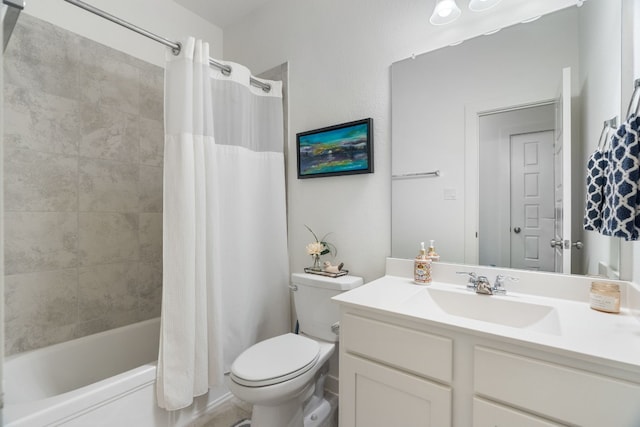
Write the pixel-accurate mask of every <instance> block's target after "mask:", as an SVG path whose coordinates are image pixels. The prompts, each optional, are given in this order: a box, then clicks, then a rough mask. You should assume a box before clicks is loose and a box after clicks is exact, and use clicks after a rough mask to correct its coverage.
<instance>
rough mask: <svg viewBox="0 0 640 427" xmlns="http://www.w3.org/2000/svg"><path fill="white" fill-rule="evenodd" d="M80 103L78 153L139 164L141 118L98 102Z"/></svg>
mask: <svg viewBox="0 0 640 427" xmlns="http://www.w3.org/2000/svg"><path fill="white" fill-rule="evenodd" d="M81 105H82V107H83V108H82V113H81V114H80V116H79V119H80V121H81V123H82V124H81V126H80V128H81V129H80V133H81V140H80V147H79V152H80V155H81V156H84V157H92V158H98V159H109V160H116V161H119V162H122V163H138V159H139V139H140V120H139V118H140V117H139V116H138V115H136V114H131V113H127V112H124V111H121V110H120V108H118V107H110V106H102V105H100V104H86V103H83V104H81Z"/></svg>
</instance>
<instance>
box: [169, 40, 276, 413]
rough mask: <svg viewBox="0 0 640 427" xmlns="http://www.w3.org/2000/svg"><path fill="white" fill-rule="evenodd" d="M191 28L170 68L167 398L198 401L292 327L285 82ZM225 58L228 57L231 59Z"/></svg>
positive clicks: (173, 405)
mask: <svg viewBox="0 0 640 427" xmlns="http://www.w3.org/2000/svg"><path fill="white" fill-rule="evenodd" d="M208 59H209V46H208V44H207V43H204V42H201V41H196V40H194V39H193V38H189V39H188V40H187V41H185V42H184V43H183V48H182V52H181V53H180V55H178V56H173V55H168V58H167V64H166V68H165V148H164V218H163V293H162V320H161V324H162V328H161V337H160V350H159V355H158V372H157V396H158V404H159V406H161V407H163V408H166V409H168V410H175V409H180V408H184V407H186V406H189V405H190V404H191V403H192V401H193V397H194V396H199V395H202V394H204V393H206V392H207V390H208V389H209V387H210V386H213V385H218V384H220V383H221V382H222V380H223V374H224V372H226V371H228V368H229V366H230V364H231V362H232V361H233V360H234V359H235V357H236V356H237V355H238V354H239V353H240V352H242V351H243V350H244V349H245V348H247V347H249V346H250V345H252V344H253V343H255V342H257V341H259V340H262V339H265V338H268V337H271V336H275V335H278V334H281V333H284V332H286V331H287V330H288V329H289V298H288V287H287V284H288V275H289V265H288V256H287V236H286V208H285V182H284V150H283V117H282V86H281V82H272V81H269V82H268V83H269V84H271V87H272V88H271V91H270V92H268V93H266V92H264V91H262V90H261V89H259V88H255V87H253V86H251V85H250V84H249V79H250V77H251V74H250V72H249V70H248V69H247V68H245V67H243V66H241V65H238V64H233V63H226V64H228V65H231V66H232V68H233V71H232V73H231V75H230V76H224V75H223V74H222V73H221V72H220V71H219V70H217V69H216V68H213V67H210V66H209V65H208ZM220 62H221V63H224V62H222V61H220Z"/></svg>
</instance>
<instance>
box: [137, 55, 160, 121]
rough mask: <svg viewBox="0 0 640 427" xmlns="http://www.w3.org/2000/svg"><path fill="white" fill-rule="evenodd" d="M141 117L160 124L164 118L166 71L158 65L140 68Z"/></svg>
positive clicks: (147, 65)
mask: <svg viewBox="0 0 640 427" xmlns="http://www.w3.org/2000/svg"><path fill="white" fill-rule="evenodd" d="M140 115H141V116H143V117H145V118H148V119H153V120H157V121H160V122H162V120H163V117H164V69H162V68H160V67H158V66H156V65H152V64H146V65H144V66H142V67H141V68H140Z"/></svg>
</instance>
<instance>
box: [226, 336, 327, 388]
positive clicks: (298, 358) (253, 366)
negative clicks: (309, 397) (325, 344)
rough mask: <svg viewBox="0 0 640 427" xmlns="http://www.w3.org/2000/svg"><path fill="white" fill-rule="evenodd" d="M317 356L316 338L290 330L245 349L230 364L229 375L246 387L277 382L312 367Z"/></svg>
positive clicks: (318, 352) (317, 345) (318, 350)
mask: <svg viewBox="0 0 640 427" xmlns="http://www.w3.org/2000/svg"><path fill="white" fill-rule="evenodd" d="M319 355H320V345H319V344H318V343H317V342H316V341H314V340H312V339H309V338H307V337H303V336H301V335H296V334H291V333H289V334H285V335H280V336H277V337H274V338H270V339H268V340H265V341H261V342H259V343H257V344H255V345H253V346H251V347H249V348H248V349H247V350H245V351H244V352H243V353H242V354H241V355H240V356H238V357H237V358H236V360H235V361H234V362H233V364H232V365H231V377H232V379H233V380H234V381H235V382H236V383H238V384H242V385H246V386H249V387H262V386H266V385H271V384H277V383H280V382H283V381H287V380H289V379H291V378H295V377H297V376H299V375H301V374H303V373H304V372H306V371H308V370H309V369H311V368H312V367H313V365H315V363H316V361H317V360H318V357H319Z"/></svg>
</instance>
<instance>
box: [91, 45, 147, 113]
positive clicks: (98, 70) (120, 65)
mask: <svg viewBox="0 0 640 427" xmlns="http://www.w3.org/2000/svg"><path fill="white" fill-rule="evenodd" d="M79 58H80V62H81V64H80V66H79V71H78V84H79V86H80V87H82V91H81V93H80V99H81V101H82V102H83V103H84V104H89V105H97V104H99V105H101V106H107V107H114V108H118V109H120V111H124V112H127V113H131V114H138V113H139V112H140V85H139V79H140V76H139V70H138V68H136V67H135V66H133V65H131V64H130V63H129V62H130V61H129V59H128V57H127V55H125V54H123V53H122V52H118V51H116V50H114V49H110V48H108V47H106V46H103V45H100V44H98V43H95V42H93V41H91V40H88V39H81V40H80V47H79Z"/></svg>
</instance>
